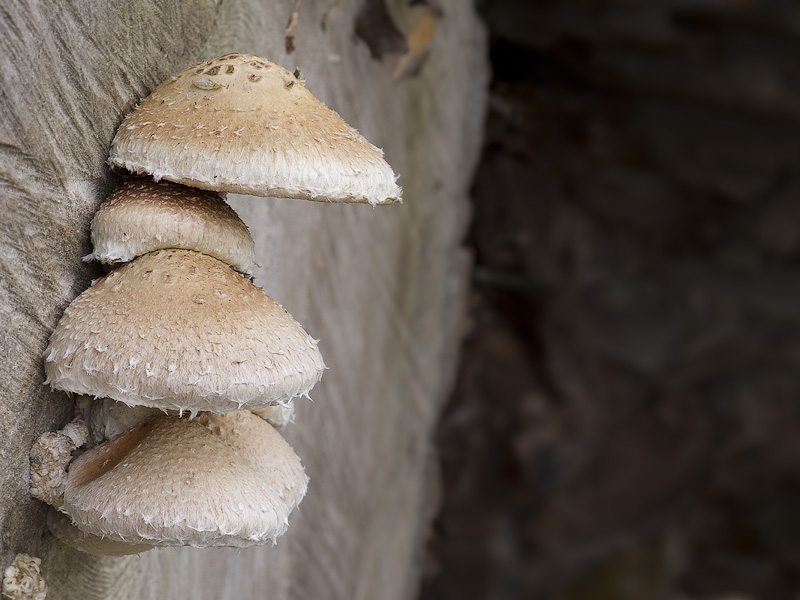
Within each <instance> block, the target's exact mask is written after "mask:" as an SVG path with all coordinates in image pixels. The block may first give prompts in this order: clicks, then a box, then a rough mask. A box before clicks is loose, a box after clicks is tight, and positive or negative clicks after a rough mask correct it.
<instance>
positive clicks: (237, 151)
mask: <svg viewBox="0 0 800 600" xmlns="http://www.w3.org/2000/svg"><path fill="white" fill-rule="evenodd" d="M109 163H110V164H111V165H112V166H115V167H121V168H125V169H127V170H129V171H132V172H134V173H139V174H143V173H147V174H149V175H152V176H153V177H154V178H155V179H156V180H160V179H162V178H163V179H168V180H170V181H175V182H177V183H183V184H185V185H190V186H192V187H198V188H202V189H208V190H217V191H223V192H236V193H241V194H252V195H254V196H275V197H284V198H304V199H306V200H319V201H324V202H368V203H370V204H373V205H374V204H389V203H391V202H394V201H396V200H399V199H400V197H401V195H402V190H401V189H400V187H399V186H398V185H397V184H396V183H395V180H396V179H397V178H396V176H395V174H394V173H393V172H392V169H391V167H390V166H389V165H388V164H387V163H386V161H385V160H384V159H383V152H382V151H381V150H380V149H378V148H376V147H375V146H373V145H372V144H370V143H369V142H368V141H367V140H366V139H364V137H362V136H361V135H360V134H359V133H358V132H357V131H356V130H355V129H353V128H352V127H350V126H349V125H347V123H345V122H344V121H343V120H342V118H341V117H340V116H339V115H338V114H336V113H335V112H334V111H332V110H330V109H329V108H327V107H326V106H325V105H324V104H323V103H322V102H320V101H319V100H317V99H316V98H315V97H314V96H313V95H312V94H311V92H309V91H308V90H307V89H306V88H305V84H304V82H303V81H302V80H299V79H297V78H296V77H295V76H294V75H292V74H291V73H289V71H287V70H286V69H284V68H283V67H281V66H279V65H277V64H275V63H272V62H270V61H268V60H266V59H263V58H260V57H258V56H253V55H250V54H228V55H225V56H221V57H219V58H216V59H214V60H211V61H208V62H205V63H199V64H196V65H193V66H191V67H189V68H188V69H186V70H185V71H182V72H181V73H179V74H178V75H176V76H175V77H172V78H171V79H169V80H168V81H166V82H164V83H162V84H161V85H160V86H158V87H157V88H156V89H155V90H154V91H153V93H151V94H150V95H149V96H148V97H147V98H145V99H144V100H143V101H142V103H141V104H140V105H139V106H138V107H137V108H136V109H135V110H134V111H133V112H132V113H131V114H130V115H128V116H127V117H126V118H125V121H124V122H123V123H122V125H121V126H120V128H119V130H118V131H117V134H116V136H115V137H114V141H113V143H112V146H111V155H110V157H109Z"/></svg>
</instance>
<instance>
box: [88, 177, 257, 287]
mask: <svg viewBox="0 0 800 600" xmlns="http://www.w3.org/2000/svg"><path fill="white" fill-rule="evenodd" d="M92 244H93V245H94V252H93V253H92V254H90V255H89V256H87V257H85V259H84V260H89V259H97V260H99V261H100V262H103V263H118V262H128V261H130V260H133V259H134V258H136V257H137V256H141V255H142V254H147V253H148V252H152V251H153V250H163V249H167V248H183V249H185V250H196V251H197V252H202V253H204V254H208V255H209V256H213V257H214V258H218V259H219V260H221V261H223V262H225V263H228V264H229V265H231V266H232V267H233V268H234V269H236V270H237V271H241V272H242V273H246V274H252V272H253V269H254V268H255V267H256V259H255V244H254V243H253V237H252V236H251V235H250V231H249V230H248V229H247V225H245V224H244V223H243V222H242V220H241V219H240V218H239V216H238V215H237V214H236V212H235V211H234V210H233V209H232V208H231V207H230V206H228V205H227V204H226V203H225V201H224V200H223V198H222V196H221V195H220V194H218V193H216V192H210V191H207V190H198V189H195V188H190V187H186V186H183V185H178V184H176V183H171V182H168V181H165V182H163V183H156V182H155V181H153V180H152V179H150V178H149V177H147V178H146V177H131V178H129V179H128V180H127V181H125V182H124V183H123V184H122V185H120V186H119V187H118V188H117V189H116V190H114V192H113V193H112V194H111V196H109V197H108V199H106V201H105V202H103V204H102V205H101V206H100V209H99V210H98V211H97V213H96V214H95V216H94V219H93V220H92Z"/></svg>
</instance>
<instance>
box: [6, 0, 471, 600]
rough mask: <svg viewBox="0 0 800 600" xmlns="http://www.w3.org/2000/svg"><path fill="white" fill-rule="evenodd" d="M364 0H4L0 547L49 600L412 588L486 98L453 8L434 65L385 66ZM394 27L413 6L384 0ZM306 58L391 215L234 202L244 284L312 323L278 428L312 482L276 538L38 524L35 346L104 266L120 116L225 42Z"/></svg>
mask: <svg viewBox="0 0 800 600" xmlns="http://www.w3.org/2000/svg"><path fill="white" fill-rule="evenodd" d="M360 4H361V3H360V1H356V0H304V1H303V2H302V4H301V6H300V11H299V15H298V16H299V20H298V22H297V28H296V30H295V44H296V50H295V52H294V53H293V54H292V55H287V54H286V50H285V36H284V31H285V28H286V25H287V23H288V21H289V17H290V14H291V12H292V9H293V7H294V5H295V2H294V1H290V0H280V1H278V0H274V1H265V2H256V1H255V0H253V1H249V2H248V1H247V0H225V1H223V2H219V3H214V2H210V1H202V0H193V1H190V2H183V3H176V2H166V1H164V2H157V1H153V2H147V1H145V0H129V1H127V2H118V3H112V4H111V5H108V4H107V3H106V2H100V1H97V0H84V1H81V2H78V1H73V2H68V1H63V0H54V1H52V2H46V3H45V2H42V3H39V2H17V1H15V0H5V1H4V2H3V3H2V6H0V13H2V14H0V49H2V54H1V55H0V106H2V117H3V118H2V119H0V199H1V200H0V201H1V202H2V207H3V217H2V219H0V269H2V270H1V271H0V314H2V318H1V319H0V322H1V323H2V327H0V335H1V336H2V344H1V345H0V351H1V352H2V361H0V389H2V396H0V418H1V419H2V424H3V431H2V434H0V461H1V464H2V469H0V551H1V552H0V554H1V555H2V564H3V565H7V564H9V563H10V562H11V560H12V559H13V557H14V555H15V554H16V553H18V552H25V553H28V554H31V555H35V556H39V557H41V558H42V572H43V574H44V576H45V577H46V579H47V582H48V586H49V590H50V591H49V594H48V598H76V599H77V598H129V599H136V598H155V597H158V598H220V599H221V598H255V597H258V598H264V597H268V598H273V599H282V598H326V599H328V598H347V599H355V598H363V599H374V598H381V599H394V598H410V597H413V596H414V594H415V591H416V587H417V585H418V581H419V574H420V566H421V562H422V560H421V550H422V546H423V542H424V537H425V534H426V528H427V526H428V524H429V519H430V512H431V507H432V505H433V503H432V501H431V494H432V491H434V490H435V485H433V483H432V482H435V476H434V474H433V472H432V470H433V465H434V464H435V461H434V452H433V446H432V441H431V432H432V427H433V425H434V422H435V419H436V417H437V413H438V410H439V408H440V404H441V401H442V398H443V396H444V394H445V393H446V391H447V389H448V385H449V381H450V374H451V371H452V368H453V363H454V356H455V348H456V347H457V341H458V334H459V327H460V322H461V316H462V314H463V300H464V295H465V294H464V289H465V273H466V267H467V263H468V261H467V259H466V256H465V255H464V254H463V253H462V250H460V240H461V238H462V236H463V233H464V224H465V222H466V216H467V204H466V196H467V192H468V186H469V181H470V176H471V172H472V168H473V166H474V162H475V160H476V157H477V150H478V145H479V137H480V133H479V132H480V128H481V121H482V112H483V106H484V102H485V91H484V89H485V81H486V69H485V66H484V58H483V56H484V52H485V47H484V39H483V34H482V30H481V27H480V25H479V23H478V22H477V19H476V17H475V14H474V10H473V8H472V6H471V4H470V3H469V2H463V1H462V0H447V1H442V2H440V3H438V4H440V5H441V7H442V9H443V14H442V16H441V17H439V18H437V21H436V30H435V33H434V36H433V39H432V42H431V51H430V55H429V58H428V60H427V61H426V62H425V63H424V64H423V66H422V68H421V70H420V71H419V73H418V74H416V75H413V76H408V77H404V78H401V79H399V80H397V81H393V80H392V70H393V67H394V65H395V63H396V61H397V59H398V57H397V56H385V57H384V58H383V59H382V60H375V59H373V58H372V57H371V56H370V53H369V51H368V49H367V47H366V46H365V44H364V43H363V42H361V41H360V40H358V39H356V38H354V37H353V23H354V19H355V15H356V13H357V10H358V8H359V6H360ZM389 8H390V11H391V13H392V14H393V15H394V18H395V20H396V21H397V23H398V25H399V27H400V29H401V30H402V31H405V32H408V31H409V30H410V29H411V28H412V26H413V24H414V22H415V20H416V18H417V15H418V14H419V11H421V10H424V8H423V7H421V6H419V5H416V6H409V3H408V2H405V1H402V2H401V1H400V0H396V1H393V2H389ZM233 51H237V52H250V53H253V54H259V55H262V56H266V57H268V58H270V59H271V60H275V61H276V62H279V63H281V64H282V65H284V66H285V67H287V68H289V69H290V70H292V69H294V67H295V66H299V67H301V68H302V71H303V74H304V76H305V77H306V79H307V87H308V88H309V89H310V90H311V91H312V92H313V93H314V94H316V95H317V96H318V97H319V98H320V99H322V100H323V101H325V102H326V103H327V104H328V105H329V106H331V107H332V108H334V109H335V110H337V111H338V112H339V113H340V114H341V115H342V116H343V117H344V118H345V120H347V121H348V122H349V123H351V124H352V125H353V126H355V127H356V128H357V129H359V131H361V133H363V134H364V135H365V136H366V137H367V138H368V139H369V140H370V141H372V142H373V143H375V144H376V145H378V146H382V147H383V148H384V149H385V151H386V157H387V159H388V161H389V163H390V164H392V166H393V167H394V169H395V171H396V172H398V173H400V174H401V181H400V183H401V184H402V186H403V188H404V192H405V203H404V204H403V205H395V206H392V207H388V208H377V209H372V208H370V207H368V206H352V205H348V206H345V205H325V204H319V203H311V202H305V201H297V200H285V199H264V198H251V197H242V196H231V197H229V200H230V203H231V204H232V205H233V206H234V208H235V209H236V210H237V211H238V212H239V214H240V216H241V217H242V218H243V219H244V220H245V222H246V223H247V224H248V225H249V226H250V228H251V230H252V232H253V235H254V238H255V241H256V247H257V253H258V260H259V262H260V264H261V268H260V269H259V270H258V271H257V272H256V279H255V281H256V283H257V284H258V285H260V286H262V287H264V288H265V290H266V291H267V293H269V294H270V295H272V296H273V297H275V298H276V299H277V300H279V301H280V302H281V303H282V304H283V305H284V306H285V307H286V308H287V309H288V310H289V311H290V312H291V313H292V314H293V315H294V316H295V317H296V318H297V319H298V320H299V321H300V322H301V323H302V324H303V325H304V327H305V328H306V329H307V330H308V331H309V333H311V334H312V335H313V336H314V337H317V338H320V339H321V343H320V347H321V349H322V351H323V354H324V356H325V359H326V362H327V364H328V366H329V367H330V369H329V370H328V371H327V372H326V374H325V376H324V378H323V381H322V383H321V384H320V385H318V386H317V388H316V389H315V390H314V393H313V397H314V400H315V401H314V402H313V403H311V402H308V401H305V400H304V401H300V402H299V403H298V415H297V420H296V423H295V424H294V425H292V426H290V427H289V429H288V432H287V434H286V435H287V438H288V439H289V440H290V442H291V443H292V444H293V445H294V447H295V448H296V450H297V452H298V454H299V455H300V456H301V457H302V458H303V461H304V463H305V465H306V469H307V472H308V474H309V475H310V477H311V487H310V492H309V494H308V496H307V498H306V499H305V500H304V502H303V504H302V505H301V509H300V511H299V512H298V513H296V514H295V515H293V518H292V522H291V527H290V529H289V533H287V535H286V536H284V538H282V539H281V540H280V542H279V544H278V545H277V546H276V547H274V548H254V549H249V550H246V551H234V550H213V551H212V550H200V549H192V548H181V549H166V550H155V551H151V552H148V553H145V554H142V555H140V556H132V557H124V558H98V557H93V556H90V555H86V554H82V553H80V552H77V551H74V550H71V549H69V548H66V547H64V546H63V545H61V544H60V543H58V542H57V541H56V540H55V539H54V538H53V537H52V535H50V534H49V533H48V532H47V528H46V524H45V517H46V507H45V505H44V504H42V503H41V502H38V501H35V500H32V499H31V498H30V497H29V495H28V477H29V475H28V467H29V465H28V451H29V449H30V447H31V445H32V444H33V441H34V440H35V439H36V438H37V436H38V435H39V434H40V433H42V432H43V431H48V430H55V429H58V428H59V427H61V426H62V425H63V424H64V423H65V422H66V421H67V420H68V419H69V417H70V414H71V410H72V403H71V400H70V399H69V398H68V397H67V396H66V395H65V394H62V393H56V392H51V391H50V390H49V389H47V388H46V387H45V386H43V385H42V382H43V380H44V373H43V367H42V358H41V355H42V351H43V350H44V348H45V346H46V343H47V339H48V336H49V335H50V332H51V331H52V329H53V327H54V326H55V324H56V323H57V321H58V319H59V317H60V315H61V313H62V312H63V310H64V308H65V307H66V306H67V305H68V304H69V302H70V301H71V300H72V299H73V298H74V297H75V296H76V295H77V294H79V293H80V292H81V291H82V290H84V289H85V288H86V287H87V286H88V285H89V283H90V281H91V279H92V278H94V277H97V276H99V275H100V274H101V272H100V271H99V270H98V269H97V268H96V267H94V266H91V265H87V264H85V263H82V262H81V257H82V256H83V255H85V254H87V253H88V252H89V230H88V227H89V223H90V220H91V218H92V215H93V214H94V212H95V210H96V209H97V207H98V205H99V204H100V202H101V201H102V200H103V198H104V197H105V196H106V195H107V194H108V193H109V192H110V190H111V189H113V186H114V185H115V183H116V182H117V181H118V178H117V176H115V175H114V174H112V173H110V172H109V170H108V168H107V167H106V166H105V159H106V156H107V153H108V148H109V144H110V141H111V139H112V137H113V134H114V131H115V129H116V127H117V126H118V125H119V123H120V121H121V119H122V118H123V117H124V116H125V114H126V113H127V112H128V111H130V110H131V109H132V108H133V106H134V105H135V104H136V102H137V101H138V99H139V98H141V97H143V96H145V95H146V94H147V93H149V91H150V90H152V88H153V87H154V86H155V85H157V84H158V83H159V82H160V81H162V80H163V79H165V78H166V77H168V76H169V75H171V74H172V73H174V72H176V71H179V70H181V69H183V68H185V67H186V66H188V65H189V64H191V63H193V62H196V61H199V60H205V59H207V58H211V57H213V56H217V55H220V54H223V53H226V52H233Z"/></svg>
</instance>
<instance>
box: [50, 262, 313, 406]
mask: <svg viewBox="0 0 800 600" xmlns="http://www.w3.org/2000/svg"><path fill="white" fill-rule="evenodd" d="M324 368H325V365H324V363H323V360H322V355H321V354H320V352H319V349H318V348H317V342H316V340H314V339H313V338H312V337H311V336H309V335H308V334H307V333H306V332H305V331H304V330H303V328H302V327H301V326H300V324H299V323H297V321H295V320H294V319H293V318H292V316H291V315H290V314H289V313H288V312H287V311H286V309H284V308H283V307H282V306H281V305H280V304H278V303H277V302H275V300H273V299H272V298H270V297H269V296H267V295H266V294H265V293H264V290H262V289H261V288H259V287H256V286H255V285H253V284H252V283H250V282H249V281H248V280H247V279H246V278H245V277H244V276H243V275H242V274H240V273H237V272H236V271H234V270H233V269H231V268H230V267H229V266H228V265H226V264H225V263H223V262H220V261H218V260H217V259H215V258H212V257H210V256H207V255H205V254H200V253H198V252H191V251H188V250H159V251H157V252H152V253H150V254H145V255H144V256H141V257H139V258H137V259H136V260H134V261H133V262H130V263H127V264H125V265H123V266H122V267H120V268H119V269H117V270H115V271H113V272H111V273H109V274H108V275H106V276H105V277H103V278H102V279H98V280H96V281H95V282H94V284H93V285H92V287H90V288H89V289H88V290H86V291H85V292H83V293H82V294H81V295H80V296H79V297H78V298H76V299H75V301H74V302H73V303H72V304H71V305H70V306H68V307H67V310H66V311H65V312H64V316H63V317H62V318H61V320H60V321H59V323H58V325H57V326H56V329H55V331H54V332H53V335H52V336H51V338H50V344H49V346H48V348H47V350H46V351H45V372H46V373H47V381H46V383H49V384H50V385H51V386H52V387H53V388H56V389H60V390H64V391H67V392H74V393H78V394H89V395H93V396H99V397H106V398H112V399H114V400H118V401H120V402H124V403H125V404H128V405H130V406H151V407H156V408H160V409H162V410H174V411H179V412H183V411H188V412H190V413H196V412H198V411H211V412H218V413H221V412H229V411H233V410H239V409H240V408H243V407H244V408H251V407H252V408H264V407H266V406H269V405H271V404H276V403H285V402H287V401H288V400H290V399H291V398H292V397H294V396H300V395H307V394H308V392H309V391H310V390H311V388H312V387H314V385H315V384H316V383H317V381H319V379H320V378H321V377H322V372H323V370H324Z"/></svg>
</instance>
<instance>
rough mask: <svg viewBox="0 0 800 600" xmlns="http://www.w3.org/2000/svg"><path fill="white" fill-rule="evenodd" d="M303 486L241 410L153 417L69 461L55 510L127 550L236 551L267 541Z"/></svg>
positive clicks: (291, 461) (285, 449)
mask: <svg viewBox="0 0 800 600" xmlns="http://www.w3.org/2000/svg"><path fill="white" fill-rule="evenodd" d="M307 485H308V478H307V477H306V475H305V472H304V470H303V467H302V464H301V463H300V459H299V458H298V457H297V455H296V454H295V453H294V451H293V450H292V448H291V446H289V444H287V443H286V442H285V441H284V439H283V438H282V437H281V436H280V434H278V433H277V432H276V431H275V430H274V429H273V428H272V427H271V426H270V425H269V424H268V423H267V422H266V421H264V420H262V419H260V418H258V417H256V416H255V415H253V414H252V413H250V412H248V411H241V412H237V413H232V414H228V415H200V416H198V418H196V419H194V420H189V419H186V418H178V417H175V416H168V415H159V416H156V417H152V418H150V419H147V420H145V421H143V422H141V423H139V424H138V425H136V426H134V427H132V428H131V429H129V430H127V431H126V432H124V433H122V434H121V435H119V436H118V437H116V438H114V439H113V440H111V441H108V442H105V443H103V444H101V445H99V446H96V447H94V448H92V449H91V450H89V451H87V452H85V453H84V454H82V455H81V456H79V457H78V458H77V459H75V460H74V461H73V463H72V464H71V465H70V469H69V473H68V476H67V482H66V486H65V490H64V504H63V506H62V507H61V509H60V510H61V511H63V512H65V513H66V514H67V515H69V516H70V517H71V518H72V520H73V523H74V524H75V526H76V527H77V528H78V529H79V530H81V531H82V532H84V533H87V534H90V535H92V536H99V537H101V538H106V539H110V540H115V541H120V542H125V543H128V544H146V545H154V546H174V545H190V546H198V547H210V546H234V547H240V548H243V547H248V546H252V545H259V544H266V543H275V540H276V539H277V537H279V536H280V535H282V534H283V533H284V532H285V530H286V528H287V527H288V517H289V514H290V513H291V512H292V510H294V508H295V507H296V506H297V505H298V504H299V502H300V500H301V499H302V498H303V496H304V495H305V492H306V488H307Z"/></svg>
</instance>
